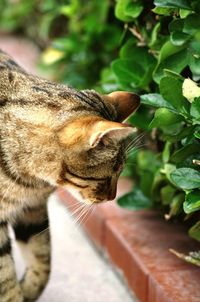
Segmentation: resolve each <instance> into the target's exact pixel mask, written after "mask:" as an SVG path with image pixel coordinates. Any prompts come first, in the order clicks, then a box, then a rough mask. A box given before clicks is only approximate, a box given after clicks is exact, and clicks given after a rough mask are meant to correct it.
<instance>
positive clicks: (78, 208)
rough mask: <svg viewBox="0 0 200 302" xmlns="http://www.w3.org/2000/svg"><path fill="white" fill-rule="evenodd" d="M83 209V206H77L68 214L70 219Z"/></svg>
mask: <svg viewBox="0 0 200 302" xmlns="http://www.w3.org/2000/svg"><path fill="white" fill-rule="evenodd" d="M84 207H85V205H84V204H83V205H82V204H81V205H79V206H78V207H77V208H76V209H75V210H74V211H72V213H71V214H70V216H71V217H73V216H75V215H76V214H77V213H78V214H80V213H79V212H80V211H81V210H82V209H83V208H84Z"/></svg>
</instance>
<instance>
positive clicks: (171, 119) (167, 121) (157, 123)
mask: <svg viewBox="0 0 200 302" xmlns="http://www.w3.org/2000/svg"><path fill="white" fill-rule="evenodd" d="M182 120H183V118H182V116H180V115H178V114H176V113H173V112H172V111H170V110H169V109H167V108H159V109H157V110H156V112H155V115H154V118H153V120H152V122H151V123H150V125H149V127H150V128H151V129H152V128H155V127H157V128H163V127H166V126H170V127H171V126H172V125H173V124H175V127H176V125H177V123H178V124H179V123H180V122H181V121H182Z"/></svg>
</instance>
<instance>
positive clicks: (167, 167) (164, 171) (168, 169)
mask: <svg viewBox="0 0 200 302" xmlns="http://www.w3.org/2000/svg"><path fill="white" fill-rule="evenodd" d="M175 170H176V166H175V165H172V164H168V163H167V164H165V165H164V168H163V169H161V171H160V172H161V173H162V174H165V175H166V177H167V179H168V180H169V181H170V182H172V181H171V177H170V175H171V173H172V172H173V171H175Z"/></svg>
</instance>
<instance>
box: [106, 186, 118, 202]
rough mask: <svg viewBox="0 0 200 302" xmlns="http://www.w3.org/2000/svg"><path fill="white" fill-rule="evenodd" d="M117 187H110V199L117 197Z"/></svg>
mask: <svg viewBox="0 0 200 302" xmlns="http://www.w3.org/2000/svg"><path fill="white" fill-rule="evenodd" d="M116 193H117V187H115V188H112V189H110V191H109V193H108V200H113V199H115V197H116Z"/></svg>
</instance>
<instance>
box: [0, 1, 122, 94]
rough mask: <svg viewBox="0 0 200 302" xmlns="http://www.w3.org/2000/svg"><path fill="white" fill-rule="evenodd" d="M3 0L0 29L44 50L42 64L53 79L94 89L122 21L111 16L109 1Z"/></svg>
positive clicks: (115, 44) (111, 53)
mask: <svg viewBox="0 0 200 302" xmlns="http://www.w3.org/2000/svg"><path fill="white" fill-rule="evenodd" d="M2 1H3V2H1V4H0V28H1V30H5V31H12V32H14V33H20V34H21V33H23V34H25V35H27V36H28V37H30V38H31V39H33V40H34V41H35V42H36V43H37V44H38V45H39V46H40V47H41V48H42V49H43V50H44V52H43V55H42V60H41V63H42V64H41V66H42V67H43V68H45V69H47V67H48V71H51V74H52V75H54V79H55V80H57V81H62V82H64V83H68V84H69V85H72V86H75V87H77V88H86V87H87V88H94V86H95V85H96V83H97V82H98V80H99V78H100V70H101V69H102V67H104V66H107V65H109V63H110V61H111V60H112V59H113V58H114V57H115V56H116V55H115V52H116V51H117V48H118V46H119V41H120V38H121V31H122V28H123V24H121V23H120V22H119V21H118V20H116V19H115V18H114V10H113V7H112V2H110V1H107V0H103V1H84V0H60V1H57V0H45V1H40V0H37V1H35V0H29V1H26V0H15V1H12V0H2ZM24 25H26V26H24ZM116 53H117V52H116Z"/></svg>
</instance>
